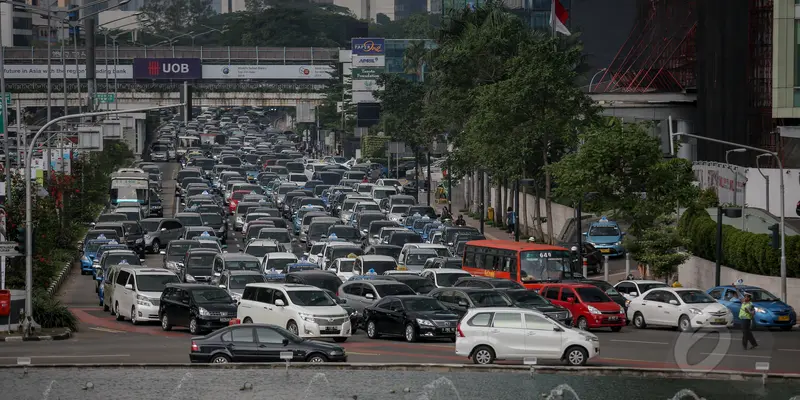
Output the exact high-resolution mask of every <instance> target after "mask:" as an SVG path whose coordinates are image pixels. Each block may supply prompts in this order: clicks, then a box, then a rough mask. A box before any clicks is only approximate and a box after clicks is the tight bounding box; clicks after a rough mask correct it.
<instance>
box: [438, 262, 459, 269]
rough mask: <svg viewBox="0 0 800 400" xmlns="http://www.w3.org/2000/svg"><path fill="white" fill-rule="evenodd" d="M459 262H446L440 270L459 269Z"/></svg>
mask: <svg viewBox="0 0 800 400" xmlns="http://www.w3.org/2000/svg"><path fill="white" fill-rule="evenodd" d="M461 267H462V265H461V260H448V261H447V262H445V263H444V265H443V266H442V268H453V269H461Z"/></svg>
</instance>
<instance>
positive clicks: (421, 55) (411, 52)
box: [403, 40, 428, 82]
mask: <svg viewBox="0 0 800 400" xmlns="http://www.w3.org/2000/svg"><path fill="white" fill-rule="evenodd" d="M427 61H428V49H427V48H426V47H425V42H424V41H422V40H416V41H414V42H412V43H411V45H410V46H408V48H406V51H405V52H404V53H403V72H404V73H406V74H409V75H414V76H416V78H417V81H418V82H422V80H423V73H424V71H425V64H426V63H427Z"/></svg>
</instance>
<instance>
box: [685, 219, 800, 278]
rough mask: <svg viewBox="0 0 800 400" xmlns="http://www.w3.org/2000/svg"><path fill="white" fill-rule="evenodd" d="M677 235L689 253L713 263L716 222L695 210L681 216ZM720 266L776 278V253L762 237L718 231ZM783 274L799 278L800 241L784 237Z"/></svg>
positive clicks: (724, 229) (727, 228)
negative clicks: (720, 238) (687, 243)
mask: <svg viewBox="0 0 800 400" xmlns="http://www.w3.org/2000/svg"><path fill="white" fill-rule="evenodd" d="M679 231H680V233H681V235H683V237H685V238H686V239H688V241H689V250H690V251H691V253H692V254H693V255H695V256H697V257H701V258H705V259H706V260H712V261H713V260H716V259H717V255H716V254H717V247H716V246H717V222H716V220H715V219H714V218H712V217H711V216H710V215H709V214H708V212H707V211H706V210H705V209H703V208H699V207H692V208H689V209H688V210H686V212H685V213H684V214H683V215H682V216H681V220H680V224H679ZM722 265H725V266H727V267H730V268H733V269H736V270H738V271H742V272H747V273H751V274H758V275H767V276H780V250H778V249H774V248H772V246H771V245H770V237H769V235H767V234H764V233H761V234H759V233H751V232H743V231H741V230H739V229H737V228H735V227H733V226H729V225H723V227H722ZM786 268H787V271H786V274H787V276H788V277H795V278H796V277H800V237H798V236H787V237H786Z"/></svg>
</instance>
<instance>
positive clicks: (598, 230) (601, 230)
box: [589, 226, 619, 236]
mask: <svg viewBox="0 0 800 400" xmlns="http://www.w3.org/2000/svg"><path fill="white" fill-rule="evenodd" d="M589 236H619V228H617V227H616V226H593V227H592V228H591V229H589Z"/></svg>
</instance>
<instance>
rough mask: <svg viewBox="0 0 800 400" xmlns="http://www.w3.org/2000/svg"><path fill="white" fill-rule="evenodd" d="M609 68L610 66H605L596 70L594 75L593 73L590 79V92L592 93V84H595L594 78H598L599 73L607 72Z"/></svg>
mask: <svg viewBox="0 0 800 400" xmlns="http://www.w3.org/2000/svg"><path fill="white" fill-rule="evenodd" d="M607 70H608V68H603V69H601V70H599V71H597V72H595V73H594V75H592V79H590V80H589V93H592V85H593V84H594V78H597V75H600V74H602V73H603V72H606V71H607Z"/></svg>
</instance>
